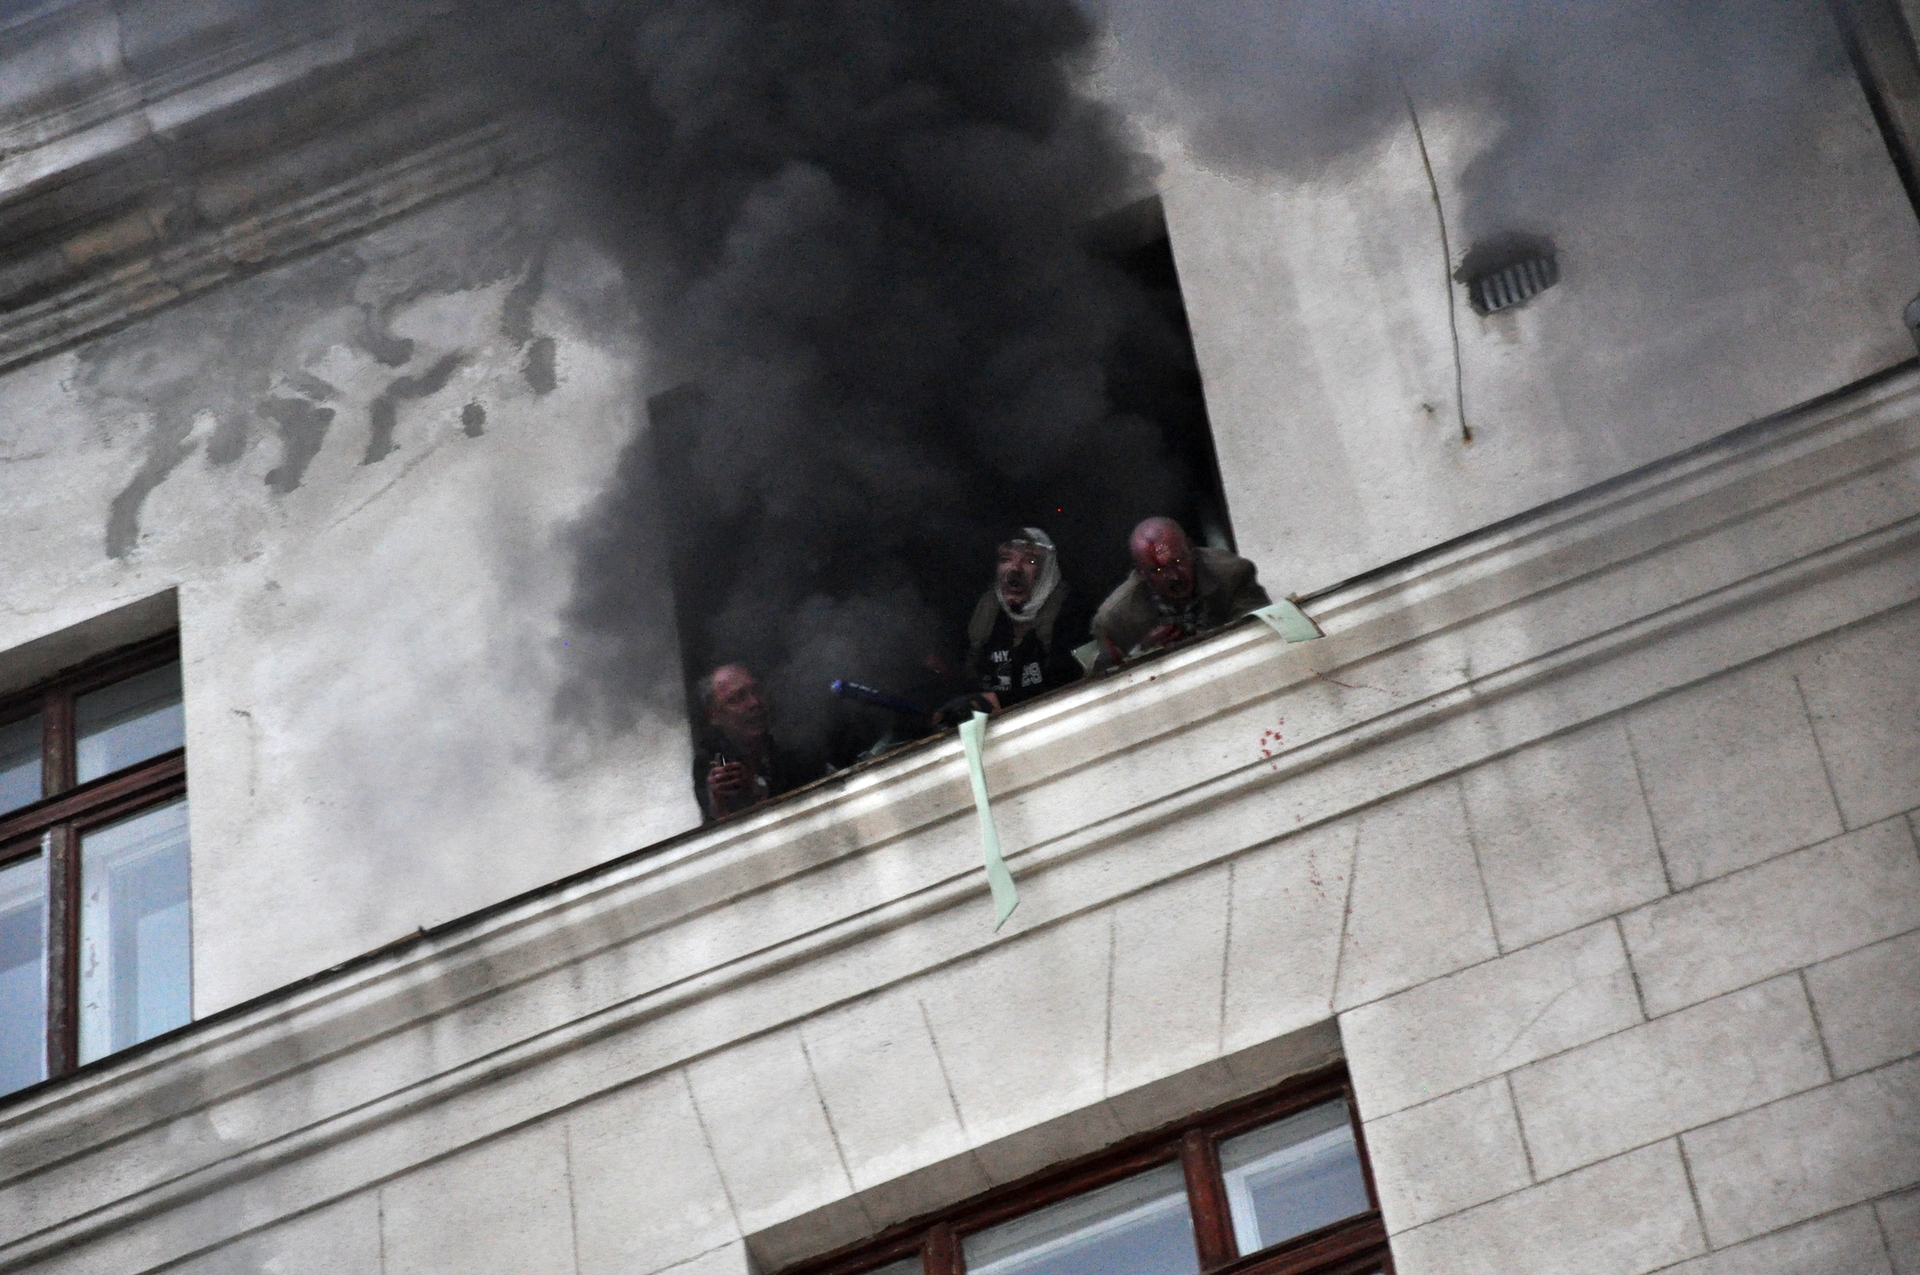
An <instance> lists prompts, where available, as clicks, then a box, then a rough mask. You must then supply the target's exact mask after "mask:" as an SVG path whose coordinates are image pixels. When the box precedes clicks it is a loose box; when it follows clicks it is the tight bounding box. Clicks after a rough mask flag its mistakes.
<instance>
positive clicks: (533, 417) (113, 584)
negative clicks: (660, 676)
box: [0, 175, 697, 1016]
mask: <svg viewBox="0 0 1920 1275" xmlns="http://www.w3.org/2000/svg"><path fill="white" fill-rule="evenodd" d="M543 250H544V251H545V253H546V255H545V264H544V267H543V268H541V275H540V278H539V279H538V281H537V286H536V282H535V281H534V280H533V279H532V278H531V276H532V273H533V272H534V270H535V268H536V266H535V262H536V260H537V258H538V255H539V253H540V252H542V251H543ZM516 289H517V290H518V292H517V298H516V296H515V294H516ZM510 298H515V299H513V300H511V301H510ZM529 301H530V302H531V309H530V311H528V312H527V313H526V314H525V316H524V319H520V320H516V319H515V318H514V317H513V316H512V315H510V313H509V311H510V310H511V309H513V308H514V307H519V308H520V309H522V310H524V309H525V308H526V305H527V303H528V302H529ZM369 324H372V325H374V334H370V330H369ZM633 331H634V324H633V320H632V316H631V314H630V313H629V310H628V306H627V304H626V301H625V296H624V292H623V286H622V284H621V281H620V279H619V278H618V276H617V274H616V272H615V270H614V267H613V266H612V264H611V263H610V262H609V261H607V260H606V259H605V258H604V257H602V256H600V255H599V254H598V253H597V252H596V251H595V250H594V249H593V248H591V247H590V246H589V245H588V244H587V243H586V242H584V241H583V240H581V239H580V238H578V237H577V236H569V235H567V234H565V233H563V232H561V231H560V230H559V229H558V221H557V219H556V218H555V216H554V214H553V210H552V208H551V207H550V196H549V194H548V193H547V192H546V189H545V187H544V185H543V182H542V179H541V178H540V177H539V176H538V175H535V176H533V177H527V178H522V179H518V180H516V181H505V180H503V181H499V182H496V183H495V184H494V185H493V186H492V187H491V188H489V189H488V190H486V191H483V192H482V193H480V194H477V195H474V196H469V197H467V198H464V199H461V200H458V201H455V202H453V203H451V204H447V205H442V206H440V207H438V208H436V209H434V210H432V211H429V212H426V213H422V214H418V215H416V216H413V217H411V218H409V219H407V220H406V221H404V222H402V223H399V224H397V225H394V226H390V227H388V228H386V229H383V230H380V231H377V232H375V233H374V234H372V235H370V236H367V237H366V238H364V239H362V240H358V241H355V242H354V243H352V244H349V245H346V246H343V247H339V248H335V249H331V250H329V251H327V252H324V253H322V254H320V255H319V256H317V257H314V258H310V259H308V260H306V261H304V262H300V263H297V264H295V265H293V266H289V267H285V268H282V269H279V270H276V271H273V272H270V273H268V274H265V275H262V276H259V277H256V278H254V279H251V280H248V281H245V282H241V283H238V284H234V285H231V286H229V287H227V288H225V289H222V290H220V291H219V292H217V293H214V294H210V295H208V296H206V297H203V298H201V299H199V300H196V301H193V302H190V303H187V304H186V305H183V306H181V307H179V308H177V309H174V310H170V311H167V312H164V313H162V314H160V315H158V316H156V317H154V318H151V319H147V320H145V321H142V322H139V323H136V324H134V325H133V326H131V327H129V328H126V329H124V330H122V331H120V332H118V333H115V334H113V335H111V336H109V337H106V338H104V339H102V340H99V341H96V342H93V343H90V344H89V345H87V346H84V347H82V348H80V349H79V350H77V351H74V352H70V353H67V354H62V355H59V356H57V357H54V358H50V359H46V360H43V361H41V362H38V363H35V364H32V365H29V366H26V367H24V368H22V369H20V370H17V371H14V372H12V373H10V374H7V375H6V376H4V377H0V456H4V457H5V460H6V463H5V464H0V508H4V509H5V510H6V522H7V529H8V535H7V536H6V538H5V540H4V541H3V542H0V579H4V581H5V585H4V596H3V597H0V649H4V648H9V647H13V646H17V645H19V644H22V643H26V642H29V641H31V640H33V639H36V638H39V637H42V636H44V635H46V634H49V633H54V632H58V631H60V630H61V629H63V628H65V627H67V626H71V625H75V624H81V623H83V622H84V621H86V620H87V619H88V618H89V617H92V616H95V615H98V614H101V613H103V612H106V611H109V610H112V609H113V608H115V607H117V606H121V605H124V604H126V603H127V602H129V601H132V600H134V599H138V598H141V597H144V596H147V595H149V594H152V593H155V592H158V591H161V590H164V589H166V588H169V587H177V588H178V591H179V614H180V628H181V635H182V642H183V647H184V658H185V665H186V703H187V751H188V777H189V784H190V796H191V803H192V837H193V846H194V855H193V931H194V999H195V1012H196V1014H197V1015H199V1016H204V1015H206V1014H208V1013H211V1012H214V1011H216V1010H219V1009H221V1008H223V1007H225V1006H227V1005H231V1004H233V1003H235V1002H237V1001H240V1000H244V999H246V998H248V997H250V996H253V995H256V994H258V993H260V992H263V991H266V990H269V989H271V988H274V987H278V986H280V985H282V984H285V983H287V982H290V981H292V980H295V979H297V978H300V977H302V976H304V975H307V974H310V973H313V972H314V971H316V970H319V969H323V968H325V967H327V966H329V965H332V964H334V963H336V962H338V961H341V960H344V959H346V958H348V957H351V956H354V955H357V954H359V953H361V952H364V951H367V950H368V949H370V948H373V947H377V946H379V945H380V944H382V943H386V942H390V941H392V940H393V939H396V938H399V937H401V936H403V935H405V934H408V933H411V932H412V931H414V930H416V929H417V928H419V927H422V926H432V925H435V924H437V923H439V922H442V921H445V920H448V919H450V918H452V917H456V916H459V915H462V914H464V913H467V912H471V911H473V910H475V909H477V908H479V907H482V906H485V905H486V904H489V903H492V902H495V901H497V900H499V899H502V898H505V897H508V896H510V895H513V894H515V893H518V892H520V891H523V890H526V889H530V888H532V887H534V886H538V885H541V884H544V883H547V882H550V881H553V880H554V879H556V878H558V877H561V876H564V875H566V874H567V873H570V872H572V871H575V870H576V869H579V868H582V867H585V866H587V865H589V864H592V863H595V862H598V861H600V860H603V859H606V858H608V857H609V856H612V855H615V854H619V853H622V852H625V851H629V850H632V849H635V848H637V847H639V846H641V845H645V844H648V843H650V842H653V841H656V840H658V839H660V838H662V837H665V836H668V835H670V834H672V833H674V832H677V831H679V830H681V829H682V828H684V827H687V826H689V825H690V824H692V823H693V822H696V818H697V816H696V813H695V811H694V810H693V807H692V802H691V800H690V798H689V796H688V794H687V792H686V791H685V789H686V780H685V775H684V771H685V767H686V752H687V743H686V740H685V727H684V725H683V724H682V723H681V722H680V721H679V720H678V719H677V717H676V719H675V720H672V721H661V722H658V723H654V724H653V725H652V726H651V728H649V729H646V730H643V731H641V732H638V733H634V734H623V735H620V736H617V737H613V738H601V737H598V736H595V735H592V734H591V733H590V732H587V731H586V730H585V729H584V728H582V727H580V726H577V725H572V724H567V723H563V722H561V721H559V720H557V719H556V718H555V715H554V703H555V696H556V694H557V693H558V691H559V689H560V687H561V685H562V682H563V680H564V679H565V678H566V676H567V675H568V672H569V667H570V666H569V664H568V658H567V657H568V654H569V653H568V650H567V648H565V647H563V646H562V645H561V644H562V642H563V641H564V640H565V636H564V634H563V632H562V626H561V622H560V613H561V610H562V608H563V606H564V605H565V603H566V600H567V597H568V590H569V588H570V582H571V571H572V555H571V553H570V551H569V548H568V545H567V540H566V535H567V530H568V527H569V524H570V522H571V521H572V520H573V519H574V518H576V517H577V516H578V515H579V514H580V512H581V511H582V509H583V508H584V507H585V505H586V504H587V502H589V501H590V500H592V499H593V498H594V496H595V495H596V494H598V492H599V491H600V490H601V489H602V488H603V487H604V486H605V485H606V483H607V481H608V478H609V476H610V474H611V469H612V465H613V463H614V460H615V458H616V457H617V456H618V454H619V451H620V449H621V447H622V446H623V445H624V444H625V442H626V441H627V439H628V438H629V436H630V435H631V434H632V432H633V431H634V429H635V428H636V425H637V423H638V422H639V420H640V418H641V414H642V409H641V406H640V403H641V396H642V390H641V383H640V378H641V376H642V374H643V371H644V357H643V352H642V350H641V349H640V347H639V345H638V343H637V340H636V338H635V337H634V335H633ZM543 340H545V341H550V342H551V343H552V349H553V365H554V367H553V377H552V378H551V384H549V382H548V381H547V380H546V379H545V378H544V377H543V376H542V374H541V372H540V371H539V370H538V369H537V368H536V369H535V370H534V371H531V372H529V371H528V370H527V369H528V367H529V365H530V361H532V362H533V363H538V362H539V361H540V359H541V358H543V357H544V355H543V352H542V350H541V349H540V348H537V347H539V346H540V343H541V342H542V341H543ZM405 341H411V342H412V347H411V349H410V350H409V349H406V348H405V347H404V346H403V345H399V344H397V343H398V342H405ZM381 355H384V357H385V361H384V362H383V361H382V358H381V357H380V356H381ZM449 356H451V357H454V358H455V359H456V360H457V366H455V367H454V368H453V369H452V370H451V372H450V374H448V375H447V376H446V377H445V384H444V385H443V386H442V387H440V388H439V389H437V390H434V391H433V392H431V393H427V394H425V395H424V396H422V397H417V398H406V397H401V398H399V399H398V400H397V401H396V410H395V421H394V428H393V432H392V437H391V450H390V451H385V453H384V454H376V453H379V452H381V451H382V450H383V448H384V444H377V443H376V437H375V436H376V432H377V431H376V429H375V427H374V425H373V423H372V408H373V404H374V403H375V400H376V399H378V398H379V397H380V396H381V395H383V394H388V393H390V391H391V389H392V387H393V386H394V385H395V384H396V383H401V384H402V391H403V393H404V390H405V382H406V381H407V380H409V379H411V380H412V381H414V382H416V383H419V382H423V381H424V382H426V383H427V384H431V383H432V369H433V368H434V367H435V365H436V364H438V363H439V362H440V361H441V360H442V359H444V358H447V357H449ZM320 382H324V383H325V385H324V386H321V385H320V384H319V383H320ZM329 391H331V392H329ZM269 399H277V400H280V401H281V402H283V403H284V402H287V401H297V402H300V403H303V404H305V407H304V408H302V409H300V410H303V411H308V412H320V411H327V412H332V413H333V416H332V419H331V421H330V422H328V423H327V424H326V425H325V430H324V437H323V439H321V440H319V446H318V450H317V452H315V453H314V454H313V455H312V457H311V460H310V461H309V462H308V463H307V464H306V466H305V470H304V473H303V474H301V475H300V476H299V481H298V483H297V485H293V480H292V476H291V474H290V472H289V469H288V466H289V465H290V463H294V462H291V461H290V454H291V453H290V449H291V447H292V446H293V443H292V441H290V435H291V434H293V433H295V432H296V431H290V430H288V429H286V428H283V427H282V426H279V425H277V424H275V422H274V421H273V420H272V419H271V418H270V416H269V415H268V412H267V410H266V409H265V408H264V407H263V404H264V403H266V401H267V400H269ZM471 404H477V405H479V407H480V408H481V410H483V411H484V413H485V420H484V422H483V423H479V424H478V425H477V427H476V428H477V430H478V432H477V433H471V432H469V429H468V427H467V425H466V424H465V423H463V411H464V410H466V409H467V408H468V406H469V405H471ZM283 410H284V409H283ZM470 415H471V414H470V413H469V417H470ZM143 473H146V474H148V475H149V476H153V475H156V474H157V475H158V477H157V478H154V479H153V480H152V481H146V480H143V479H142V477H141V476H142V474H143ZM276 473H277V474H278V478H277V479H275V480H270V478H269V476H270V475H274V474H276ZM143 485H144V486H150V487H151V490H150V491H149V492H148V493H147V494H146V496H145V498H144V500H142V501H139V502H138V506H137V534H134V533H132V532H131V531H130V529H129V528H130V525H131V524H130V522H129V520H128V517H127V514H128V510H129V508H130V506H131V502H130V501H129V498H128V496H127V493H128V492H129V491H130V490H135V491H137V490H138V488H139V487H140V486H143ZM116 501H118V502H119V505H118V506H116ZM116 508H118V510H119V521H118V522H116V520H115V517H116V515H115V511H116ZM666 607H667V604H666V602H665V600H664V599H663V602H662V609H661V611H660V613H659V614H658V615H657V616H654V617H652V619H653V620H654V621H655V622H662V623H670V611H669V610H668V609H666ZM665 674H666V676H667V678H668V681H669V684H671V685H676V686H677V681H676V680H675V679H677V670H665ZM647 675H648V671H644V670H636V676H642V677H644V676H647Z"/></svg>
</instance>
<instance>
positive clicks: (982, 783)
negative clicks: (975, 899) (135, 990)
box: [960, 713, 1020, 930]
mask: <svg viewBox="0 0 1920 1275" xmlns="http://www.w3.org/2000/svg"><path fill="white" fill-rule="evenodd" d="M986 738H987V715H986V714H985V713H975V714H974V715H973V720H972V721H968V722H961V723H960V743H961V746H962V747H964V748H965V749H966V750H967V777H968V778H969V779H971V780H972V781H973V807H974V809H975V810H977V811H979V812H980V841H981V844H982V845H983V846H984V847H985V848H986V852H987V885H988V886H989V887H990V888H991V889H992V890H993V928H994V929H995V930H998V929H999V928H1000V927H1001V926H1003V925H1005V924H1006V923H1007V918H1008V917H1010V916H1012V915H1013V910H1014V909H1015V908H1017V907H1019V906H1020V892H1019V891H1018V890H1016V889H1014V888H1013V874H1012V873H1011V872H1008V871H1007V862H1006V860H1005V859H1002V858H1001V857H1000V833H999V831H998V830H997V829H996V828H995V827H994V826H993V811H992V810H991V809H990V808H989V807H988V805H987V772H986V771H985V770H984V769H983V768H982V767H981V763H980V749H981V745H983V744H984V743H985V742H986Z"/></svg>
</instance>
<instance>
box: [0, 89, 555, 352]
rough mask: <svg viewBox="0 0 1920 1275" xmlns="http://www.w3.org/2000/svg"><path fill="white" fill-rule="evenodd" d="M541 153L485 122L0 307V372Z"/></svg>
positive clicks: (525, 137)
mask: <svg viewBox="0 0 1920 1275" xmlns="http://www.w3.org/2000/svg"><path fill="white" fill-rule="evenodd" d="M545 151H546V148H545V146H544V145H543V144H542V143H541V142H540V141H539V140H538V139H537V138H536V137H535V136H534V135H533V134H532V133H530V132H528V131H526V130H522V129H516V128H515V127H513V126H512V125H510V124H505V123H493V124H483V125H480V126H478V127H474V128H471V129H468V130H465V131H464V132H462V133H460V134H458V135H456V136H454V137H452V138H449V139H447V140H445V141H441V142H437V143H435V144H433V145H431V146H428V147H426V148H425V149H423V150H420V151H418V152H415V153H412V154H408V155H406V156H405V157H404V158H402V159H399V160H396V161H394V162H393V163H390V164H385V165H382V166H379V167H375V168H371V169H369V170H367V171H365V172H363V173H360V174H357V175H356V176H354V177H352V178H350V179H349V180H347V181H343V182H340V183H339V184H337V185H334V186H331V187H329V188H327V189H325V190H322V191H320V192H318V193H316V194H313V195H308V196H306V197H304V198H300V199H295V200H292V201H290V202H287V203H283V204H280V205H278V206H274V207H269V208H266V209H264V210H261V211H259V212H257V213H254V214H252V215H249V216H246V217H244V218H242V219H239V220H237V221H235V222H233V223H231V224H228V225H224V226H220V227H217V228H215V229H211V230H208V231H207V232H205V233H203V234H200V235H197V236H195V237H193V238H190V239H187V240H185V241H183V242H179V243H173V244H168V245H166V246H164V247H161V248H159V249H158V250H157V251H154V252H152V253H151V254H147V255H139V256H135V257H133V258H131V259H129V260H127V261H124V262H120V263H117V264H115V265H114V266H113V267H112V268H110V269H107V270H104V271H101V272H99V273H97V274H90V275H83V276H82V277H81V278H80V279H79V280H78V281H77V282H75V283H73V284H72V285H70V286H68V287H65V288H63V289H61V290H60V291H58V292H55V293H53V294H52V295H50V296H46V297H43V298H41V299H39V300H37V301H34V302H32V303H31V304H28V305H24V306H21V307H19V308H17V309H14V310H10V311H4V312H0V371H4V370H5V369H7V368H9V367H14V366H17V365H19V364H21V363H25V362H29V361H31V360H33V359H36V358H40V357H42V356H44V355H47V354H50V353H53V352H54V351H57V350H59V349H61V348H63V347H65V346H68V345H72V344H74V343H75V342H78V341H81V340H84V339H86V338H87V337H89V336H93V335H95V334H97V333H100V332H104V331H107V330H108V329H110V328H113V327H116V326H118V325H119V324H122V323H125V322H127V321H129V320H131V319H134V318H137V317H139V316H140V315H142V314H146V313H148V312H150V311H152V310H155V309H158V308H160V307H162V306H166V305H170V304H172V303H174V302H176V301H182V300H185V299H187V298H189V297H192V296H196V295H198V294H199V293H202V292H205V291H207V290H208V289H209V288H213V287H216V286H218V285H219V284H221V283H224V282H226V281H227V280H230V279H233V278H235V277H238V276H241V275H245V274H251V273H255V272H257V271H260V270H264V269H268V268H270V267H272V266H273V265H275V264H277V263H279V262H281V261H285V260H289V259H291V258H294V257H298V256H300V255H302V254H303V253H307V252H311V251H313V250H315V249H317V248H321V247H324V246H326V245H328V244H330V243H335V242H338V241H339V240H342V239H345V238H348V237H350V236H353V235H357V234H360V233H362V232H364V231H367V230H369V229H372V228H373V227H374V226H377V225H379V224H380V223H382V222H385V221H389V220H392V219H393V218H395V217H399V216H401V215H403V214H405V213H407V212H410V211H412V210H413V209H415V208H418V207H421V206H422V205H425V204H428V203H432V202H433V201H435V200H438V199H442V198H445V197H447V196H450V195H455V194H458V193H460V192H462V191H465V190H470V189H473V188H474V187H476V186H479V185H481V184H482V183H484V182H486V181H489V180H491V179H492V178H494V177H496V176H499V175H500V174H502V173H506V172H509V171H512V170H514V169H516V168H521V167H525V166H527V165H529V164H532V163H534V162H537V161H538V160H539V159H540V158H541V157H542V156H543V154H544V153H545Z"/></svg>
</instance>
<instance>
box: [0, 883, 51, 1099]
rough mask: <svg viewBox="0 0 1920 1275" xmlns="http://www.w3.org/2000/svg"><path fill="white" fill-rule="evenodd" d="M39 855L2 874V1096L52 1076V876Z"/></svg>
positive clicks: (0, 1068) (0, 1091) (0, 978)
mask: <svg viewBox="0 0 1920 1275" xmlns="http://www.w3.org/2000/svg"><path fill="white" fill-rule="evenodd" d="M45 865H46V860H45V859H44V858H42V857H40V856H39V855H35V856H34V857H33V858H31V859H24V860H22V861H20V862H18V863H10V864H8V865H7V866H6V867H4V868H0V1093H12V1092H13V1091H14V1090H16V1089H19V1088H22V1087H24V1086H26V1085H30V1084H32V1083H33V1082H34V1081H36V1080H43V1079H45V1078H46V1074H47V956H46V953H47V872H46V866H45Z"/></svg>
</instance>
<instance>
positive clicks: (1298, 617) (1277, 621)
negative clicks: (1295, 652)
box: [1254, 598, 1326, 642]
mask: <svg viewBox="0 0 1920 1275" xmlns="http://www.w3.org/2000/svg"><path fill="white" fill-rule="evenodd" d="M1254 614H1255V615H1257V616H1259V617H1260V618H1261V619H1263V620H1265V621H1266V622H1267V623H1268V624H1269V625H1270V626H1272V628H1273V631H1274V632H1275V633H1278V634H1279V635H1280V636H1281V637H1283V638H1285V639H1286V640H1287V641H1289V642H1311V641H1313V640H1314V639H1315V638H1317V637H1324V636H1326V635H1325V634H1323V633H1321V632H1320V626H1319V625H1317V624H1315V623H1314V622H1313V617H1312V616H1310V615H1308V614H1307V613H1306V612H1305V611H1302V610H1301V609H1300V608H1299V607H1297V606H1295V605H1294V604H1293V603H1291V602H1288V601H1287V600H1286V599H1285V598H1282V599H1281V600H1280V601H1278V602H1276V603H1274V604H1273V605H1272V606H1264V607H1261V608H1260V609H1259V610H1258V611H1255V612H1254Z"/></svg>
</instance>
